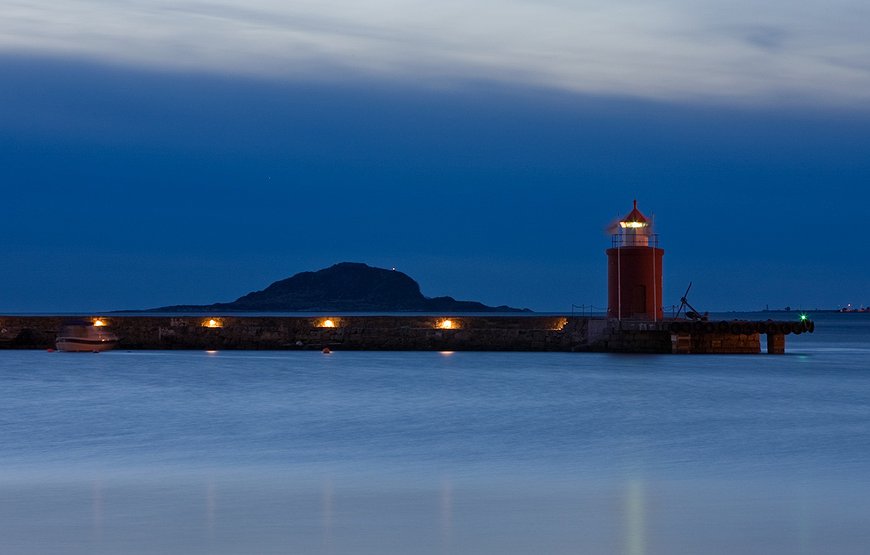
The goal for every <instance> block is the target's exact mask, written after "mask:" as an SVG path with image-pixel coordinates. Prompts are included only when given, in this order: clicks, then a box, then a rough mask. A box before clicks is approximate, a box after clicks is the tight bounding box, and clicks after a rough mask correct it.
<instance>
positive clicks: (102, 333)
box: [55, 320, 118, 353]
mask: <svg viewBox="0 0 870 555" xmlns="http://www.w3.org/2000/svg"><path fill="white" fill-rule="evenodd" d="M117 344H118V336H117V335H115V334H114V333H112V332H110V331H108V330H107V329H105V327H104V326H97V325H94V323H93V322H88V321H84V320H82V321H76V322H67V323H66V324H64V325H63V327H62V328H61V329H60V332H58V334H57V339H56V340H55V346H56V347H57V350H58V351H67V352H77V353H82V352H84V353H99V352H102V351H108V350H110V349H114V348H115V346H116V345H117Z"/></svg>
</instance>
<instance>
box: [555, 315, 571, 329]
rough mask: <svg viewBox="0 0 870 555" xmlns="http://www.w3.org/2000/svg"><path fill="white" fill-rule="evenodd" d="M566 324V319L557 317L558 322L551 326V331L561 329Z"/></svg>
mask: <svg viewBox="0 0 870 555" xmlns="http://www.w3.org/2000/svg"><path fill="white" fill-rule="evenodd" d="M567 325H568V319H567V318H561V319H559V321H558V322H556V325H555V327H553V331H562V330H564V329H565V326H567Z"/></svg>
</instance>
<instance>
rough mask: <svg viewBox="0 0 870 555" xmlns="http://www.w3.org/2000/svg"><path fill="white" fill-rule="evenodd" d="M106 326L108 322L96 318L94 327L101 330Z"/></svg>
mask: <svg viewBox="0 0 870 555" xmlns="http://www.w3.org/2000/svg"><path fill="white" fill-rule="evenodd" d="M105 325H106V321H105V320H103V319H102V318H94V326H96V327H98V328H100V327H103V326H105Z"/></svg>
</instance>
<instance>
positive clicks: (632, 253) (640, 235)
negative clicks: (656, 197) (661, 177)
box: [607, 200, 665, 321]
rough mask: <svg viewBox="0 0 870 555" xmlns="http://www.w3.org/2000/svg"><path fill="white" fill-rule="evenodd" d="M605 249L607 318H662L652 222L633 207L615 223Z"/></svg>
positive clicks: (658, 259)
mask: <svg viewBox="0 0 870 555" xmlns="http://www.w3.org/2000/svg"><path fill="white" fill-rule="evenodd" d="M614 231H615V233H613V235H612V238H611V248H609V249H607V281H608V284H607V285H608V286H607V317H608V318H616V319H619V320H623V319H634V320H652V321H658V320H661V319H662V316H663V311H662V257H663V256H664V254H665V251H664V250H662V249H660V248H658V235H656V234H654V233H653V226H652V221H651V220H649V219H648V218H647V217H646V216H644V215H643V213H642V212H641V211H640V210H638V209H637V201H636V200H635V201H634V207H633V208H632V210H631V212H629V213H628V214H627V215H626V216H625V217H624V218H621V219H620V220H619V222H618V225H616V226H614Z"/></svg>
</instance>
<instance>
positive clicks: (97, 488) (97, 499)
mask: <svg viewBox="0 0 870 555" xmlns="http://www.w3.org/2000/svg"><path fill="white" fill-rule="evenodd" d="M91 506H92V510H93V517H94V527H93V533H94V542H95V543H100V541H101V540H102V539H103V485H102V483H100V481H99V480H94V481H93V482H92V483H91Z"/></svg>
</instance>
